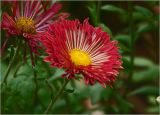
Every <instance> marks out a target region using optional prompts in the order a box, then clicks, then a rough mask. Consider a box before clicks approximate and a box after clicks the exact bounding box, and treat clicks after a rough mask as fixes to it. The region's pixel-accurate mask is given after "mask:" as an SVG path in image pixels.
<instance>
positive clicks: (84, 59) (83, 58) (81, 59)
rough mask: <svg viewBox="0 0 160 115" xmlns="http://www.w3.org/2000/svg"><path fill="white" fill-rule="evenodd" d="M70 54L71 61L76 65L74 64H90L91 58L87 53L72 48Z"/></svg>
mask: <svg viewBox="0 0 160 115" xmlns="http://www.w3.org/2000/svg"><path fill="white" fill-rule="evenodd" d="M70 56H71V60H72V62H73V63H74V64H75V65H76V66H80V65H81V66H88V65H90V64H91V62H92V61H91V58H90V56H89V55H88V53H86V52H84V51H82V50H79V49H72V50H71V51H70Z"/></svg>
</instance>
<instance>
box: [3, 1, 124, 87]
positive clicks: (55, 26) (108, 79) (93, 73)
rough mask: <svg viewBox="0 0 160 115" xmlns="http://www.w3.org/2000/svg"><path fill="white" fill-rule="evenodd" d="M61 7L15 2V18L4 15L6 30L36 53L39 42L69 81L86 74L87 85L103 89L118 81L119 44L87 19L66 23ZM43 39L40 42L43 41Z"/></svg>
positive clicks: (13, 13) (50, 60)
mask: <svg viewBox="0 0 160 115" xmlns="http://www.w3.org/2000/svg"><path fill="white" fill-rule="evenodd" d="M60 8H61V4H59V3H55V4H53V5H52V6H51V8H49V9H47V10H46V8H45V7H44V5H43V4H42V2H40V1H21V2H20V1H19V2H17V1H15V2H13V3H12V16H9V15H8V14H7V13H3V15H2V28H3V29H5V30H7V33H8V34H11V35H22V36H23V37H24V38H25V39H26V40H27V42H28V43H29V46H30V47H31V49H32V51H33V52H34V53H36V51H37V47H36V44H37V42H38V40H40V42H42V44H43V45H44V47H45V48H46V53H47V54H48V56H47V57H46V58H45V59H44V60H45V61H46V62H50V63H51V65H52V66H53V67H58V68H64V69H65V70H66V73H65V74H64V75H63V76H65V77H67V78H75V74H82V75H83V76H84V80H85V83H86V84H91V85H93V84H95V82H96V81H97V82H99V83H100V84H101V85H102V86H103V87H106V84H108V85H110V84H111V83H112V82H113V81H115V78H116V76H117V75H118V73H119V72H118V70H119V69H120V68H121V64H122V62H121V61H120V59H121V56H120V54H119V52H118V47H117V41H111V40H110V37H109V35H108V34H107V33H106V32H104V31H103V30H102V29H101V28H99V27H98V28H94V27H93V26H92V25H90V24H89V23H88V19H85V20H84V22H83V23H82V24H81V23H80V22H79V20H73V21H70V20H65V19H64V18H66V17H67V16H68V14H65V13H62V14H60V15H59V17H57V18H56V20H58V21H55V16H56V15H55V14H56V13H57V12H58V11H59V10H60ZM39 38H40V39H39Z"/></svg>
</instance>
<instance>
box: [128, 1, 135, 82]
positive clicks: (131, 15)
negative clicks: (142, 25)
mask: <svg viewBox="0 0 160 115" xmlns="http://www.w3.org/2000/svg"><path fill="white" fill-rule="evenodd" d="M129 11H130V14H129V20H130V36H131V42H130V48H131V51H130V66H131V69H130V73H129V81H130V80H131V79H132V76H133V69H134V20H133V13H132V12H133V4H132V2H129Z"/></svg>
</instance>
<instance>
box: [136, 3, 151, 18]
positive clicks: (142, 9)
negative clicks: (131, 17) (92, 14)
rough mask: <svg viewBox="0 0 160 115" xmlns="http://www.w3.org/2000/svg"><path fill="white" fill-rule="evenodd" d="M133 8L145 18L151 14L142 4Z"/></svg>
mask: <svg viewBox="0 0 160 115" xmlns="http://www.w3.org/2000/svg"><path fill="white" fill-rule="evenodd" d="M134 8H135V10H136V11H138V12H139V13H141V14H142V15H143V16H145V17H147V18H151V17H152V16H153V14H152V12H151V11H150V10H148V9H147V8H145V7H142V6H134Z"/></svg>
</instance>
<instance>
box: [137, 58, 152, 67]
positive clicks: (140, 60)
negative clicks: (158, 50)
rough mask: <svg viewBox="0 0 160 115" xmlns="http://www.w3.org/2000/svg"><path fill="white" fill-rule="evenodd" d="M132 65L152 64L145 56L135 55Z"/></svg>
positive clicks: (146, 65)
mask: <svg viewBox="0 0 160 115" xmlns="http://www.w3.org/2000/svg"><path fill="white" fill-rule="evenodd" d="M134 65H135V66H139V67H151V66H153V65H154V64H153V62H152V61H151V60H149V59H147V58H143V57H135V59H134Z"/></svg>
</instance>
